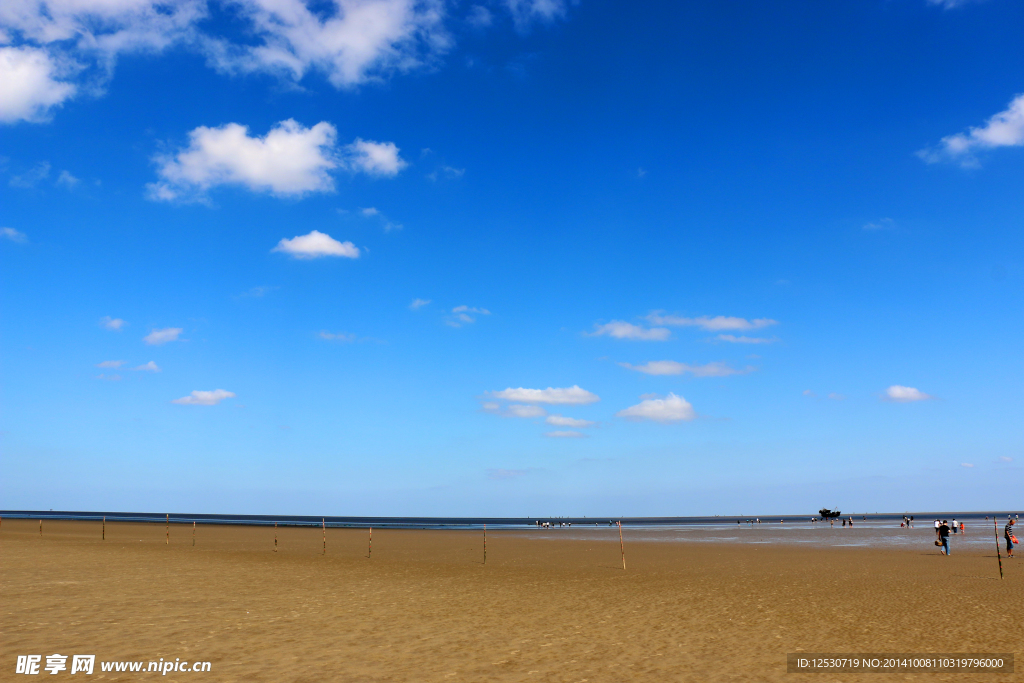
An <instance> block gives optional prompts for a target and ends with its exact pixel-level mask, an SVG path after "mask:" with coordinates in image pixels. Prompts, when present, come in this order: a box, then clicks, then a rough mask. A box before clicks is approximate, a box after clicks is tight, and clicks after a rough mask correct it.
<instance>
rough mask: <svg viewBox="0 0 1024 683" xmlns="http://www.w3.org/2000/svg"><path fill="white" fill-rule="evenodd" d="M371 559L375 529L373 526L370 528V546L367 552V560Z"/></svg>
mask: <svg viewBox="0 0 1024 683" xmlns="http://www.w3.org/2000/svg"><path fill="white" fill-rule="evenodd" d="M371 557H373V527H372V526H371V527H370V545H369V546H367V550H366V558H367V559H369V558H371Z"/></svg>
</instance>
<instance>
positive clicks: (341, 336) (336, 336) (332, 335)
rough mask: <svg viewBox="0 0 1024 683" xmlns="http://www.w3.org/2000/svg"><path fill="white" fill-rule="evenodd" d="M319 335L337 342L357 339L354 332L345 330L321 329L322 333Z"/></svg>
mask: <svg viewBox="0 0 1024 683" xmlns="http://www.w3.org/2000/svg"><path fill="white" fill-rule="evenodd" d="M317 336H318V337H320V338H321V339H326V340H327V341H336V342H354V341H355V340H356V335H354V334H346V333H345V332H328V331H327V330H321V331H320V334H319V335H317Z"/></svg>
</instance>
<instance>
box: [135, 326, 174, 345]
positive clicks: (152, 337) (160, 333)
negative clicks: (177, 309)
mask: <svg viewBox="0 0 1024 683" xmlns="http://www.w3.org/2000/svg"><path fill="white" fill-rule="evenodd" d="M183 331H184V330H182V329H181V328H180V327H165V328H164V329H162V330H153V331H151V332H150V333H149V334H147V335H146V336H145V337H143V338H142V341H144V342H146V343H147V344H149V345H150V346H160V345H161V344H166V343H167V342H172V341H178V335H180V334H181V333H182V332H183Z"/></svg>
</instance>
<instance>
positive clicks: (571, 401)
mask: <svg viewBox="0 0 1024 683" xmlns="http://www.w3.org/2000/svg"><path fill="white" fill-rule="evenodd" d="M490 395H491V396H493V397H494V398H499V399H504V400H506V401H518V402H520V403H547V404H551V405H583V404H587V403H596V402H597V401H600V400H601V398H600V397H599V396H598V395H597V394H592V393H591V392H589V391H587V390H586V389H581V388H580V387H579V386H577V385H573V386H571V387H567V388H560V389H556V388H553V387H548V388H547V389H524V388H523V387H519V388H518V389H513V388H511V387H509V388H508V389H503V390H502V391H492V392H490Z"/></svg>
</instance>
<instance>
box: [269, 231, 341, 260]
mask: <svg viewBox="0 0 1024 683" xmlns="http://www.w3.org/2000/svg"><path fill="white" fill-rule="evenodd" d="M270 251H272V252H274V251H276V252H280V253H283V254H288V255H289V256H291V257H292V258H296V259H315V258H321V257H323V256H343V257H345V258H352V259H354V258H359V248H358V247H357V246H356V245H354V244H352V243H351V242H339V241H338V240H336V239H334V238H333V237H331V236H330V235H328V234H326V233H323V232H320V231H319V230H312V231H310V232H309V233H308V234H306V235H298V236H296V237H293V238H291V239H282V240H281V241H280V242H278V243H277V246H276V247H274V248H273V249H271V250H270Z"/></svg>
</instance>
